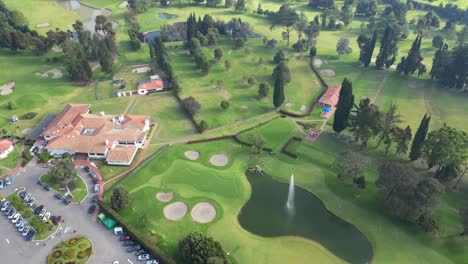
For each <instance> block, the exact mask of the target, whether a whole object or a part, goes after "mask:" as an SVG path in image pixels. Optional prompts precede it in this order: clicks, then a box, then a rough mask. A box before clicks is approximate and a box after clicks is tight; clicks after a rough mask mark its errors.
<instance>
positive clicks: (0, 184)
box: [0, 180, 4, 189]
mask: <svg viewBox="0 0 468 264" xmlns="http://www.w3.org/2000/svg"><path fill="white" fill-rule="evenodd" d="M3 186H4V184H3V181H2V180H0V189H3Z"/></svg>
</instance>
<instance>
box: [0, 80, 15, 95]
mask: <svg viewBox="0 0 468 264" xmlns="http://www.w3.org/2000/svg"><path fill="white" fill-rule="evenodd" d="M15 85H16V82H11V83H7V84H5V85H2V86H0V95H7V94H11V93H12V92H13V87H15Z"/></svg>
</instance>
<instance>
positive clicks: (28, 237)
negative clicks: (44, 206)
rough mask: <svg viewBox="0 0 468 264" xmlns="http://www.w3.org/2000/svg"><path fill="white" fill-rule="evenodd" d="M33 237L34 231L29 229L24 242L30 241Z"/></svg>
mask: <svg viewBox="0 0 468 264" xmlns="http://www.w3.org/2000/svg"><path fill="white" fill-rule="evenodd" d="M35 235H36V231H35V230H34V229H32V228H31V229H30V230H29V232H28V234H27V235H26V240H27V241H31V240H32V239H33V238H34V236H35Z"/></svg>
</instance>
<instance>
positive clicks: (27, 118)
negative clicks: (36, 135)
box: [19, 112, 37, 120]
mask: <svg viewBox="0 0 468 264" xmlns="http://www.w3.org/2000/svg"><path fill="white" fill-rule="evenodd" d="M36 116H37V113H34V112H29V113H26V114H23V115H21V116H20V118H19V119H20V120H29V119H33V118H34V117H36Z"/></svg>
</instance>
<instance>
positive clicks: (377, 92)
mask: <svg viewBox="0 0 468 264" xmlns="http://www.w3.org/2000/svg"><path fill="white" fill-rule="evenodd" d="M378 78H379V83H378V84H377V89H376V90H375V92H374V94H373V95H372V96H371V97H370V99H371V101H373V102H375V100H377V97H379V95H380V92H382V90H383V88H384V87H385V82H386V81H387V74H385V73H384V72H381V73H380V74H379V76H378Z"/></svg>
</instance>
